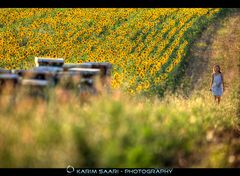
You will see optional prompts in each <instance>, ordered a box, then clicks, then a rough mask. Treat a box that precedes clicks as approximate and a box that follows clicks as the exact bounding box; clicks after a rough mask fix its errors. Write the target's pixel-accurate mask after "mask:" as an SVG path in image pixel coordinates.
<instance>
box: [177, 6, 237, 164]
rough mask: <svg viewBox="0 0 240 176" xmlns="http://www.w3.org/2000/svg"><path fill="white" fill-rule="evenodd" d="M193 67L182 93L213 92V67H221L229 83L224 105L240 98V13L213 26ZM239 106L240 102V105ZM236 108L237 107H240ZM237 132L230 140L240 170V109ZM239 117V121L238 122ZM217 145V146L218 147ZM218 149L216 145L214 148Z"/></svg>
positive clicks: (192, 58) (196, 49)
mask: <svg viewBox="0 0 240 176" xmlns="http://www.w3.org/2000/svg"><path fill="white" fill-rule="evenodd" d="M188 59H189V63H188V67H187V69H186V72H185V75H184V76H183V79H182V85H184V86H182V87H181V89H182V90H183V93H184V94H185V95H187V96H190V95H191V94H192V93H193V92H196V91H200V90H207V91H208V90H209V88H210V80H211V73H212V67H213V65H214V64H219V65H220V66H221V69H222V72H223V74H224V79H225V87H226V89H225V92H224V95H223V103H224V102H226V101H232V97H233V96H234V95H235V96H238V97H239V95H240V90H239V89H240V10H235V11H233V12H231V13H229V14H227V15H226V17H224V18H223V19H220V20H218V21H215V22H214V23H212V24H211V25H210V26H209V27H208V28H207V29H206V30H205V31H204V32H203V33H202V34H201V36H200V38H199V39H197V41H196V42H195V43H194V45H193V46H192V48H191V49H190V55H189V58H188ZM238 105H239V101H238ZM238 105H236V106H238ZM235 109H236V110H234V112H235V111H236V112H235V115H234V116H235V118H236V117H237V121H235V125H234V129H233V131H232V132H230V133H226V134H227V135H228V136H227V137H224V138H223V136H220V137H219V138H220V140H223V139H229V142H228V143H229V149H230V150H229V158H228V160H230V163H231V164H230V166H231V167H240V150H239V147H240V108H239V107H236V108H235ZM238 117H239V118H238ZM215 145H217V144H215ZM213 148H214V145H213Z"/></svg>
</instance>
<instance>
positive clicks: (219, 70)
mask: <svg viewBox="0 0 240 176" xmlns="http://www.w3.org/2000/svg"><path fill="white" fill-rule="evenodd" d="M215 67H218V68H219V73H222V72H221V67H220V66H219V65H217V64H216V65H214V66H213V73H215V70H214V68H215Z"/></svg>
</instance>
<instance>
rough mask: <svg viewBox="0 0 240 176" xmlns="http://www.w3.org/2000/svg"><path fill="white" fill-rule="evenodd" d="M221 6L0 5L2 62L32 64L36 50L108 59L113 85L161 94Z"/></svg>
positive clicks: (68, 59) (77, 58)
mask: <svg viewBox="0 0 240 176" xmlns="http://www.w3.org/2000/svg"><path fill="white" fill-rule="evenodd" d="M222 11H223V10H221V9H197V8H196V9H184V8H182V9H175V8H171V9H127V10H126V9H89V8H88V9H50V8H49V9H1V10H0V36H1V37H0V48H1V49H0V67H4V68H7V69H19V68H20V69H23V68H31V67H33V66H34V61H33V60H34V57H35V56H48V57H61V58H64V59H65V60H66V62H74V63H82V62H87V61H101V62H102V61H107V62H111V63H112V64H113V65H114V70H113V80H112V87H113V88H121V89H125V90H127V91H128V92H130V93H132V94H137V93H141V92H145V93H147V94H148V95H149V94H150V95H155V94H159V95H161V94H162V93H163V90H162V87H163V86H164V82H165V81H166V79H167V78H168V77H171V73H172V72H175V71H176V70H178V67H179V65H180V64H181V61H182V60H183V59H184V57H185V54H186V52H187V51H188V48H189V46H190V45H191V43H192V41H193V40H194V38H196V34H198V33H199V32H200V31H201V30H202V28H203V27H204V26H206V25H207V24H208V23H209V22H211V21H212V19H213V18H214V17H216V16H218V15H219V14H220V13H222Z"/></svg>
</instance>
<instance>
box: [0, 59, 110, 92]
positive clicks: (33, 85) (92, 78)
mask: <svg viewBox="0 0 240 176" xmlns="http://www.w3.org/2000/svg"><path fill="white" fill-rule="evenodd" d="M35 65H36V66H35V67H34V68H32V69H29V70H5V69H1V68H0V94H3V93H6V92H8V93H9V92H11V91H10V90H16V89H18V88H19V87H21V88H23V87H24V89H25V88H26V89H27V88H28V89H29V90H30V91H31V92H32V93H31V94H32V95H33V96H35V95H37V94H38V93H39V92H40V93H42V92H43V90H45V89H47V88H51V87H56V86H60V87H61V88H63V89H72V90H76V91H78V92H80V93H84V92H88V93H91V94H98V93H99V92H102V91H105V90H107V91H109V89H110V77H111V69H112V65H111V64H110V63H108V62H85V63H82V64H69V63H64V59H62V58H55V59H54V58H39V57H35Z"/></svg>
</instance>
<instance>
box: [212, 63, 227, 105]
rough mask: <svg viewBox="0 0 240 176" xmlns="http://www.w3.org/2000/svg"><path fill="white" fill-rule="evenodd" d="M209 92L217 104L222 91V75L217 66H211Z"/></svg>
mask: <svg viewBox="0 0 240 176" xmlns="http://www.w3.org/2000/svg"><path fill="white" fill-rule="evenodd" d="M210 91H212V94H213V96H214V99H215V101H216V102H217V103H218V104H219V103H220V100H221V96H222V94H223V91H224V82H223V74H222V72H221V68H220V66H219V65H214V66H213V73H212V80H211V84H210Z"/></svg>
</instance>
